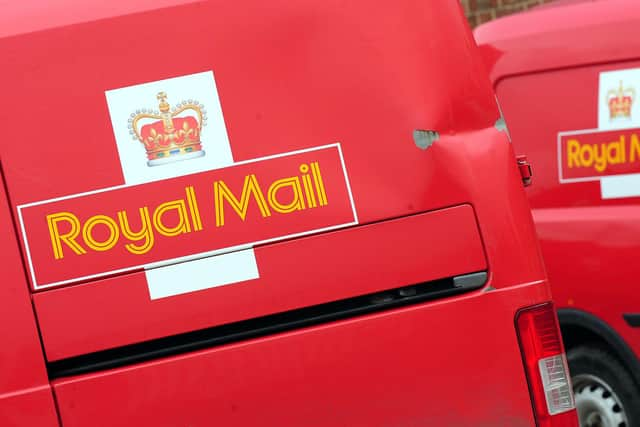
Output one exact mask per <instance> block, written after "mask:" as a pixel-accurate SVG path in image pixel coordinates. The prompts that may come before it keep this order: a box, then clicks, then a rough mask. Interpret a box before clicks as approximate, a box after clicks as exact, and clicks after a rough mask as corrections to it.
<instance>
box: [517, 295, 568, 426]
mask: <svg viewBox="0 0 640 427" xmlns="http://www.w3.org/2000/svg"><path fill="white" fill-rule="evenodd" d="M516 327H517V330H518V338H519V340H520V349H521V351H522V359H523V362H524V366H525V370H526V374H527V380H528V382H529V389H530V391H531V397H532V399H533V408H534V412H535V417H536V421H537V425H538V427H578V418H577V415H576V411H575V402H574V400H573V391H572V389H571V379H570V376H569V367H568V365H567V358H566V356H565V354H564V348H563V345H562V339H561V336H560V327H559V325H558V319H557V317H556V313H555V310H554V308H553V304H552V303H546V304H541V305H536V306H534V307H529V308H525V309H523V310H520V311H519V312H518V314H517V315H516Z"/></svg>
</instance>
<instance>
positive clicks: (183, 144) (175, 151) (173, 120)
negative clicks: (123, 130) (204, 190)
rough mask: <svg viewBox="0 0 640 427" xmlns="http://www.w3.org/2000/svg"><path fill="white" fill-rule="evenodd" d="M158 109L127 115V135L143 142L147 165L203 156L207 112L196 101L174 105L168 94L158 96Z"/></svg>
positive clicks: (138, 111)
mask: <svg viewBox="0 0 640 427" xmlns="http://www.w3.org/2000/svg"><path fill="white" fill-rule="evenodd" d="M157 99H158V109H159V110H155V111H154V110H151V109H141V110H137V111H136V112H135V113H132V114H131V116H130V117H129V134H130V135H131V137H132V138H133V139H134V140H136V139H137V140H138V141H140V142H142V144H144V148H145V150H146V151H147V159H148V160H147V165H149V166H158V165H163V164H167V163H171V162H175V161H179V160H187V159H193V158H196V157H201V156H204V154H205V152H204V150H203V149H202V143H201V142H200V133H201V131H202V128H203V127H204V126H205V125H206V124H207V112H206V110H205V108H204V105H202V104H201V103H199V102H198V101H194V100H191V99H190V100H188V101H182V102H180V103H179V104H177V105H176V106H175V107H171V105H169V103H168V102H167V94H166V93H164V92H160V93H158V95H157Z"/></svg>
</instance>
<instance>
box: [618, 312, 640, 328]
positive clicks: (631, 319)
mask: <svg viewBox="0 0 640 427" xmlns="http://www.w3.org/2000/svg"><path fill="white" fill-rule="evenodd" d="M622 317H623V318H624V320H625V322H627V325H629V326H631V327H632V328H640V314H638V313H625V314H623V315H622Z"/></svg>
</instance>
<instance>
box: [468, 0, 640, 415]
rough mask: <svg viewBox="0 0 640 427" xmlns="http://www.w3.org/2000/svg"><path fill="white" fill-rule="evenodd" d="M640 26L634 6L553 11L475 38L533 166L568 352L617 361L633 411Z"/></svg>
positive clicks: (482, 30) (534, 195)
mask: <svg viewBox="0 0 640 427" xmlns="http://www.w3.org/2000/svg"><path fill="white" fill-rule="evenodd" d="M638 25H640V3H638V2H636V1H633V0H607V1H567V2H562V1H558V2H557V4H556V2H553V3H551V4H550V5H549V7H546V6H545V7H541V8H539V9H538V8H536V9H533V10H532V11H531V12H527V13H522V14H517V15H514V16H510V17H506V18H504V19H500V20H497V21H495V22H492V23H489V24H487V25H484V26H481V27H479V28H478V29H477V30H476V32H475V37H476V40H477V42H478V44H479V46H480V49H481V51H482V52H483V54H484V58H485V62H486V65H487V66H488V68H489V69H490V75H491V79H492V81H493V85H494V88H495V91H496V94H497V97H498V99H499V102H500V105H501V107H502V111H503V114H504V116H505V119H506V122H507V124H508V127H509V132H510V135H511V137H512V138H513V144H514V148H515V150H516V154H526V155H527V158H528V159H529V161H530V162H531V164H532V165H533V169H534V173H535V178H534V184H533V185H532V186H531V187H529V188H527V190H526V191H527V194H528V196H529V201H530V203H531V206H532V208H533V217H534V220H535V224H536V229H537V233H538V236H539V238H540V244H541V249H542V254H543V259H544V261H545V265H546V270H547V273H548V276H549V281H550V283H551V286H552V292H553V297H554V301H555V302H556V306H557V308H558V309H559V312H560V321H561V327H562V328H563V336H564V339H565V344H566V345H567V348H568V349H567V352H568V354H569V355H570V354H571V349H572V348H580V347H582V348H585V347H586V348H589V349H594V348H595V349H598V348H602V349H604V350H605V352H606V354H608V355H611V356H612V358H613V360H614V361H615V360H617V361H618V363H620V364H621V365H622V368H620V369H622V370H620V369H619V371H620V372H621V374H620V375H621V376H622V377H623V378H627V379H628V378H633V379H634V380H635V381H634V382H632V383H631V384H632V385H631V390H630V392H629V396H631V398H632V399H633V400H629V402H631V403H630V405H629V406H630V407H632V408H637V407H638V392H637V387H638V384H640V382H639V380H640V364H639V359H638V356H639V355H640V329H639V328H638V326H640V323H639V322H638V321H637V320H638V318H640V316H639V314H640V293H638V286H637V285H638V277H640V264H639V263H638V262H637V257H638V253H639V251H640V225H639V223H638V218H639V217H640V203H639V201H640V198H639V197H640V192H639V190H638V189H640V186H639V185H638V182H637V179H638V177H639V176H640V175H638V174H639V173H640V163H639V162H638V160H639V156H638V155H639V154H640V152H639V151H638V150H639V149H640V144H639V140H638V135H639V133H638V132H639V128H640V123H639V122H638V120H639V119H640V114H639V113H638V111H637V108H638V99H637V93H638V92H637V91H638V90H640V74H638V73H640V40H638V37H637V36H636V35H635V32H636V30H635V29H636V28H638ZM592 353H593V352H592ZM593 366H594V367H595V366H596V365H593ZM602 372H604V371H602ZM602 372H595V368H594V373H596V374H598V375H605V374H604V373H602ZM613 392H614V393H618V394H620V393H621V389H614V390H613ZM627 409H628V408H627ZM634 410H635V409H634ZM578 412H580V411H578ZM635 414H636V415H635V416H638V415H637V414H638V412H637V411H636V412H635ZM637 422H638V419H637V418H636V420H635V421H631V420H630V421H629V424H628V425H636V423H637Z"/></svg>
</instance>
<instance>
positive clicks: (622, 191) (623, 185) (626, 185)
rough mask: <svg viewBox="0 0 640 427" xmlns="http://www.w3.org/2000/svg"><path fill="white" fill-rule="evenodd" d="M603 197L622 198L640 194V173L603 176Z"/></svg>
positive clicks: (601, 187) (601, 182)
mask: <svg viewBox="0 0 640 427" xmlns="http://www.w3.org/2000/svg"><path fill="white" fill-rule="evenodd" d="M600 194H601V196H602V198H603V199H622V198H625V197H638V196H640V174H638V173H635V174H630V175H613V176H603V177H602V178H601V179H600Z"/></svg>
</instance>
